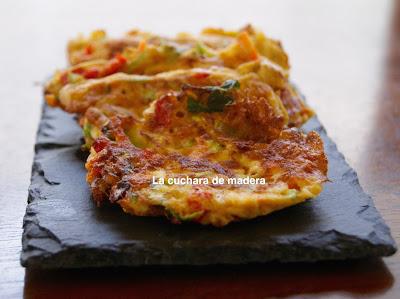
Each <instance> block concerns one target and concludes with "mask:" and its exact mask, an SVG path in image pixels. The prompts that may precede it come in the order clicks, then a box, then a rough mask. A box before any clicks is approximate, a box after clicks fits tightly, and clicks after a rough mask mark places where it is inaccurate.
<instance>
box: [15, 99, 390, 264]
mask: <svg viewBox="0 0 400 299" xmlns="http://www.w3.org/2000/svg"><path fill="white" fill-rule="evenodd" d="M304 130H305V131H310V130H316V131H317V132H319V133H320V134H321V136H322V138H323V140H324V142H325V148H326V152H327V154H328V159H329V178H330V180H331V182H328V183H326V184H325V186H324V191H323V192H322V194H321V195H320V196H319V197H318V198H316V199H314V200H311V201H308V202H305V203H303V204H300V205H297V206H294V207H291V208H288V209H285V210H283V211H279V212H275V213H273V214H271V215H269V216H266V217H260V218H257V219H254V220H251V221H245V222H240V223H234V224H230V225H228V226H227V227H224V228H222V229H221V228H213V227H203V226H200V225H197V224H185V225H174V224H171V223H169V222H168V221H167V220H165V219H162V218H141V217H133V216H130V215H126V214H125V213H123V212H122V210H120V208H119V207H103V208H97V207H96V206H95V205H94V203H93V201H92V200H91V196H90V191H89V188H88V186H87V184H86V181H85V174H86V171H85V169H84V161H85V158H86V157H85V154H84V153H83V152H82V151H81V150H80V146H81V143H82V141H81V130H80V128H79V127H78V125H77V124H76V121H75V120H74V118H73V116H71V115H68V114H66V113H65V112H63V111H61V110H59V109H54V108H50V107H48V106H46V105H44V107H43V115H42V119H41V121H40V125H39V131H38V136H37V142H36V147H35V152H36V154H35V158H34V163H33V167H32V182H31V186H30V188H29V199H28V202H29V204H28V207H27V210H26V215H25V218H24V232H23V237H22V247H23V250H22V254H21V263H22V265H23V266H27V267H35V268H71V267H100V266H141V265H182V264H186V265H207V264H243V263H251V262H267V261H282V262H293V261H318V260H339V259H354V258H364V257H371V256H388V255H391V254H393V253H394V252H395V251H396V245H395V243H394V241H393V239H392V237H391V235H390V230H389V228H388V227H387V226H386V224H385V223H384V221H383V219H382V218H381V216H380V215H379V213H378V212H377V210H376V209H375V207H374V205H373V202H372V200H371V198H370V197H369V196H368V195H366V194H365V193H364V191H363V190H362V188H361V187H360V185H359V182H358V178H357V174H356V173H355V172H354V170H353V169H351V168H350V167H349V165H348V164H347V163H346V161H345V160H344V157H343V155H342V154H341V153H340V152H338V150H337V148H336V145H335V144H334V143H333V142H332V140H331V139H329V137H327V135H326V132H325V130H324V128H323V127H322V125H321V124H320V122H319V121H318V119H316V118H313V119H312V120H310V121H309V122H308V123H307V124H306V126H305V127H304Z"/></svg>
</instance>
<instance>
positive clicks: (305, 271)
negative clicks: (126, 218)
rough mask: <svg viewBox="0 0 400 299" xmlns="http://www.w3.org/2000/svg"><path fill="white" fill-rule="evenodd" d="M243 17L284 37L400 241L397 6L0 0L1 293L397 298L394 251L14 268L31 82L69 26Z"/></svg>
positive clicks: (31, 128)
mask: <svg viewBox="0 0 400 299" xmlns="http://www.w3.org/2000/svg"><path fill="white" fill-rule="evenodd" d="M248 22H251V23H253V24H255V25H256V26H259V27H261V28H262V29H263V30H264V31H265V32H266V33H267V34H269V35H271V36H273V37H277V38H279V39H281V40H282V41H283V45H284V46H285V49H286V50H287V52H288V53H289V55H290V58H291V64H292V80H293V81H294V82H296V83H297V84H298V85H299V86H300V87H301V90H302V91H303V93H304V94H305V95H306V97H307V98H308V100H309V103H310V104H311V106H312V107H314V108H315V110H316V111H317V113H318V114H319V117H320V119H321V121H322V122H323V123H324V124H325V126H326V128H327V131H328V133H329V134H330V136H331V137H332V138H333V139H334V140H335V141H336V142H337V143H338V146H339V149H340V150H341V151H343V152H344V154H345V156H346V158H347V160H348V162H349V163H350V164H351V165H352V166H353V167H354V168H355V169H356V170H357V172H358V174H359V177H360V181H361V184H362V186H363V187H364V189H365V190H366V191H367V192H368V193H369V194H371V195H372V196H373V198H374V200H375V204H376V206H377V207H378V209H379V210H380V212H381V213H382V215H383V217H384V218H385V220H386V222H387V223H388V225H389V226H390V227H391V229H392V233H393V236H394V237H395V238H396V240H397V243H398V244H400V3H399V2H390V1H382V0H376V1H373V0H371V1H367V0H360V1H355V0H341V1H337V0H334V1H307V0H302V1H300V0H293V1H250V0H246V1H240V2H239V1H232V0H231V1H218V0H211V1H209V0H202V1H196V2H194V1H159V2H156V1H150V0H146V1H141V2H139V1H128V0H127V1H116V0H113V1H109V2H106V3H101V1H98V0H96V1H94V0H93V1H71V0H63V1H33V0H32V1H4V0H2V1H1V3H0V26H1V28H2V41H1V46H0V66H1V69H0V80H1V82H2V83H1V85H0V298H20V297H23V296H25V297H26V298H92V297H94V298H109V297H113V298H129V297H132V298H216V297H219V298H266V297H269V296H301V297H303V296H305V297H342V296H346V297H347V296H348V297H386V298H400V256H399V254H397V255H395V256H392V257H390V258H384V259H371V260H360V261H353V262H329V263H316V264H287V265H281V264H265V265H259V266H257V267H255V266H253V267H223V268H221V267H220V268H215V267H212V268H208V267H205V268H168V269H156V268H146V269H111V270H110V269H101V270H73V271H31V270H26V269H24V268H22V267H21V266H20V264H19V254H20V250H21V233H22V229H21V227H22V217H23V215H24V212H25V207H26V198H27V188H28V185H29V177H30V168H31V162H32V157H33V143H34V139H35V132H36V129H37V123H38V120H39V112H40V104H41V87H40V83H41V82H43V80H44V79H45V78H46V77H47V76H48V75H49V74H50V73H51V72H52V71H53V70H54V69H55V68H56V67H63V66H64V65H65V56H64V55H65V54H64V53H65V52H64V47H65V43H66V41H67V39H68V38H70V37H73V36H74V35H76V33H78V32H83V33H88V32H89V31H90V30H92V29H96V28H105V29H107V30H108V31H109V32H110V33H112V34H114V35H117V34H122V33H123V32H124V31H126V30H128V29H130V28H133V27H135V26H139V27H141V28H143V29H146V30H150V31H154V32H159V33H164V34H174V33H176V32H178V31H182V30H185V31H189V32H194V33H196V32H198V31H199V30H200V28H201V27H202V26H205V25H207V26H208V25H215V26H224V27H230V28H236V27H238V26H242V25H244V24H246V23H248Z"/></svg>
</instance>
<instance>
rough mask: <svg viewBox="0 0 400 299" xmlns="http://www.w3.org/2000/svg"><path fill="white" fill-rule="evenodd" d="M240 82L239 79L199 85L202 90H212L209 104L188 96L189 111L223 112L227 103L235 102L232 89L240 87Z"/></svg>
mask: <svg viewBox="0 0 400 299" xmlns="http://www.w3.org/2000/svg"><path fill="white" fill-rule="evenodd" d="M239 87H240V84H239V82H238V81H237V80H227V81H225V82H224V83H223V84H222V85H221V86H205V87H199V88H198V89H200V90H205V91H208V92H210V95H209V96H208V99H207V105H204V104H202V103H200V102H199V101H197V100H196V99H194V98H193V97H189V98H188V103H187V109H188V111H189V112H192V113H198V112H222V111H223V110H224V108H225V106H226V105H229V104H232V103H233V98H232V96H231V94H230V91H231V90H232V89H235V88H239Z"/></svg>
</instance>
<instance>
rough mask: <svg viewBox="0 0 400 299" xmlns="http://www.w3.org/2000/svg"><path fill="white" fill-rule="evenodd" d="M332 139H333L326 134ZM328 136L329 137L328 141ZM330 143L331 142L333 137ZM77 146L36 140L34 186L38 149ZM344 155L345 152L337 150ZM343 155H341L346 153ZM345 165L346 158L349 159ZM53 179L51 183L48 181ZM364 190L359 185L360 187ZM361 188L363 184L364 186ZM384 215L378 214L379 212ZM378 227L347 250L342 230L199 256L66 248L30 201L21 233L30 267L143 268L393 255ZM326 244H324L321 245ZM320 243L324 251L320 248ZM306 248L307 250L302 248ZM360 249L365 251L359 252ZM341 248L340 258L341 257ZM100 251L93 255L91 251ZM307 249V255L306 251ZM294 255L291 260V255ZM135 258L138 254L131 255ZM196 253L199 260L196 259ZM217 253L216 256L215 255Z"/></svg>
mask: <svg viewBox="0 0 400 299" xmlns="http://www.w3.org/2000/svg"><path fill="white" fill-rule="evenodd" d="M46 109H47V105H46V104H44V105H43V110H42V118H41V120H40V123H39V128H38V131H37V140H38V137H39V135H40V134H41V131H42V127H43V126H44V124H45V121H46V120H45V119H44V118H43V116H44V115H45V111H46ZM315 123H316V124H318V125H317V126H316V127H315V128H314V129H315V130H317V131H319V132H324V133H325V134H326V131H325V129H324V128H323V127H322V125H321V124H320V122H319V121H318V120H317V119H316V120H315ZM328 139H329V137H328ZM329 140H330V139H329ZM330 141H331V140H330ZM331 145H332V146H334V147H336V144H335V143H334V142H333V141H331ZM74 146H76V145H69V144H44V143H36V146H35V157H34V162H33V165H32V177H31V187H32V185H33V183H34V182H37V181H38V180H39V181H40V180H42V181H46V178H45V177H44V175H43V172H42V171H41V169H40V165H39V164H38V163H37V158H38V157H39V156H40V153H41V152H42V151H43V150H44V151H46V149H51V148H53V147H74ZM339 154H340V155H342V154H341V153H339ZM342 156H343V155H342ZM346 163H347V162H346ZM350 169H351V171H352V172H353V174H354V175H355V180H356V183H357V184H358V177H357V174H356V173H355V171H354V170H353V169H352V168H350ZM46 183H50V184H51V182H46ZM31 187H30V188H29V197H28V203H29V202H30V201H31V198H32V197H40V194H38V193H37V192H38V190H35V189H33V188H31ZM360 188H361V186H360ZM361 189H362V188H361ZM369 200H370V204H369V205H368V207H367V209H374V210H376V209H375V207H374V205H373V202H372V199H371V197H369ZM377 215H378V217H380V215H379V212H377ZM379 220H380V221H379V226H378V227H376V232H377V233H378V234H380V235H381V236H383V238H379V237H378V238H373V239H371V240H363V242H359V241H358V242H357V244H352V250H350V251H343V249H338V248H336V247H335V246H336V245H335V244H346V243H349V242H352V239H351V238H349V236H346V235H345V234H342V233H340V232H332V233H331V234H332V235H331V236H330V237H329V238H328V239H329V240H327V242H326V243H324V237H325V238H326V233H320V234H319V233H316V234H315V235H313V236H312V238H313V239H318V240H319V241H320V243H319V246H318V247H313V246H310V244H312V242H310V240H307V242H305V243H304V244H302V242H301V241H299V242H298V243H297V244H296V249H295V250H292V249H291V246H287V245H285V244H279V243H277V244H274V245H273V246H270V245H269V244H264V245H263V246H257V247H254V248H251V247H249V246H248V245H247V246H244V247H243V248H236V249H235V250H232V248H224V247H223V246H221V247H220V248H215V247H213V248H212V249H210V250H211V251H210V250H207V248H206V247H205V248H202V249H192V250H194V251H196V250H197V254H196V255H193V254H191V255H190V256H189V257H187V256H186V254H185V249H184V248H183V249H182V248H176V252H175V254H174V256H163V253H162V252H157V251H156V250H154V249H152V248H149V249H147V250H146V249H143V246H142V245H138V246H135V245H134V244H128V245H120V246H115V247H109V248H103V249H102V250H99V249H98V248H90V247H85V246H75V247H68V248H65V247H63V246H62V245H61V244H60V242H59V240H57V238H56V237H55V236H54V234H53V233H52V232H51V231H48V230H47V229H46V228H43V227H41V226H40V224H39V222H38V220H37V218H36V216H35V214H34V213H33V212H32V210H31V204H30V203H29V204H28V206H27V210H26V215H25V217H24V224H23V228H24V231H23V236H22V252H21V264H22V265H23V266H24V267H30V268H82V267H104V266H143V265H211V264H247V263H254V262H257V263H263V262H270V261H280V262H314V261H319V260H321V253H322V256H323V260H343V259H359V258H367V257H379V256H389V255H392V254H394V253H395V252H396V250H397V247H396V244H395V242H394V240H393V238H392V237H391V235H390V229H389V227H388V226H387V225H386V224H385V223H384V220H383V219H382V218H381V217H380V219H379ZM32 238H40V239H48V240H49V241H50V242H52V243H53V244H54V248H56V249H54V248H53V249H52V250H51V251H47V250H46V249H45V248H32V247H30V246H28V244H27V241H28V240H29V239H32ZM321 242H322V245H321ZM321 247H323V248H324V250H321ZM299 248H303V249H304V250H299ZM358 249H360V250H361V249H362V251H363V252H364V255H360V254H359V251H358ZM338 250H340V256H338V254H337V253H338ZM94 251H95V252H96V254H95V255H93V252H94ZM304 252H307V254H304ZM288 256H290V258H288ZM133 257H135V258H133ZM194 257H195V258H194ZM213 257H214V258H213Z"/></svg>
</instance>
